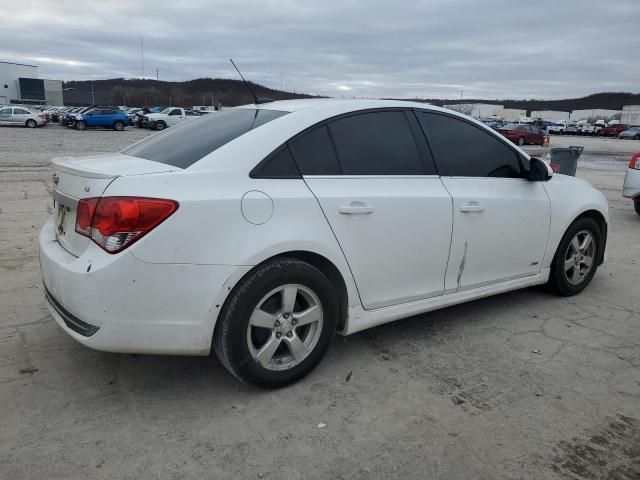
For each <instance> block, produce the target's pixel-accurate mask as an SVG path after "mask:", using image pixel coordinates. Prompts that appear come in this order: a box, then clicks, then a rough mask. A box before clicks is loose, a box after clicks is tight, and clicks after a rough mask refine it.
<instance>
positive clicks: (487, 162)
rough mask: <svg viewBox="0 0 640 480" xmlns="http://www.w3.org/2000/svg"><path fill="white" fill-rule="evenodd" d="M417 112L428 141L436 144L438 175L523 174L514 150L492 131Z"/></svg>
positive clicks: (490, 175) (445, 117) (519, 175)
mask: <svg viewBox="0 0 640 480" xmlns="http://www.w3.org/2000/svg"><path fill="white" fill-rule="evenodd" d="M417 115H418V120H419V121H420V124H421V125H422V128H423V129H424V130H425V132H426V134H427V140H428V141H429V144H430V145H431V147H432V148H434V147H435V153H437V163H438V170H439V171H440V173H441V175H446V176H452V177H503V178H518V177H521V176H522V175H521V169H520V163H519V161H518V157H517V154H516V152H515V151H514V150H512V149H511V148H509V146H508V145H506V144H505V143H504V142H502V141H500V140H499V139H498V138H496V137H495V136H494V135H492V134H491V133H489V132H486V131H484V130H483V129H481V128H479V127H477V126H475V125H472V124H470V123H468V122H465V121H464V120H460V119H457V118H454V117H450V116H448V115H440V114H434V113H428V112H417ZM435 153H434V154H435Z"/></svg>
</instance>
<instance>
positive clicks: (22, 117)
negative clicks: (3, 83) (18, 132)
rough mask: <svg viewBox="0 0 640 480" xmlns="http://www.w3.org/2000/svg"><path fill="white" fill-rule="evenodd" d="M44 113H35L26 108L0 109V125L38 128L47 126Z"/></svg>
mask: <svg viewBox="0 0 640 480" xmlns="http://www.w3.org/2000/svg"><path fill="white" fill-rule="evenodd" d="M46 123H47V119H46V117H45V115H44V114H43V113H40V112H34V111H32V110H29V109H28V108H26V107H0V125H5V126H6V125H14V126H23V127H27V128H36V127H41V126H43V125H46Z"/></svg>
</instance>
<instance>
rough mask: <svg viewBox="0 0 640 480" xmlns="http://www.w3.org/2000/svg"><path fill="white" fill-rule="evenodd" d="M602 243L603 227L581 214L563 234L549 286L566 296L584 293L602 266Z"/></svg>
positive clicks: (554, 260) (552, 266) (553, 264)
mask: <svg viewBox="0 0 640 480" xmlns="http://www.w3.org/2000/svg"><path fill="white" fill-rule="evenodd" d="M602 247H603V244H602V234H601V232H600V227H599V226H598V224H597V223H596V222H595V221H594V220H593V219H591V218H588V217H583V218H579V219H578V220H576V221H575V222H573V223H572V224H571V226H570V227H569V228H568V229H567V231H566V232H565V234H564V237H562V240H561V242H560V245H559V246H558V250H557V251H556V255H555V257H554V259H553V263H552V264H551V274H550V276H549V282H548V285H549V287H550V288H551V289H552V290H553V291H554V292H555V293H557V294H558V295H562V296H565V297H568V296H571V295H575V294H577V293H580V292H581V291H582V290H584V288H585V287H586V286H587V285H589V283H590V282H591V279H592V278H593V276H594V275H595V273H596V270H597V269H598V264H597V263H598V258H599V254H600V250H599V249H600V248H602Z"/></svg>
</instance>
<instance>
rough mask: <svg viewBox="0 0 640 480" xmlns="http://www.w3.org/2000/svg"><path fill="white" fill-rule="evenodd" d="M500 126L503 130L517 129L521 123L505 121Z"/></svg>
mask: <svg viewBox="0 0 640 480" xmlns="http://www.w3.org/2000/svg"><path fill="white" fill-rule="evenodd" d="M500 128H502V129H504V130H519V129H520V128H521V125H518V124H517V123H507V124H506V125H503V126H502V127H500Z"/></svg>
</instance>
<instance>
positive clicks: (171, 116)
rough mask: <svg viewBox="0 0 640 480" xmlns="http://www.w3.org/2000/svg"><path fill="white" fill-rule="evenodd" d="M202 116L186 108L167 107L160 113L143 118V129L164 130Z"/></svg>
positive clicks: (149, 114)
mask: <svg viewBox="0 0 640 480" xmlns="http://www.w3.org/2000/svg"><path fill="white" fill-rule="evenodd" d="M199 116H200V115H199V114H197V113H194V112H192V111H187V110H185V109H184V108H178V107H167V108H165V109H164V110H163V111H161V112H160V113H147V114H146V115H144V116H143V117H142V127H143V128H151V129H153V130H164V129H165V128H168V127H173V126H174V125H178V124H179V123H182V122H184V121H186V120H189V119H192V118H195V117H199Z"/></svg>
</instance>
